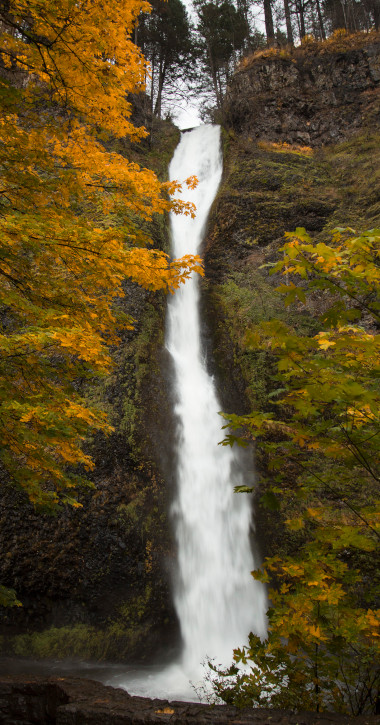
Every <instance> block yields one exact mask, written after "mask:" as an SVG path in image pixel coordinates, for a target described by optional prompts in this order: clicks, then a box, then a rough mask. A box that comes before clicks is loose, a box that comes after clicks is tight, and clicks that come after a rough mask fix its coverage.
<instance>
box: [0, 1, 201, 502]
mask: <svg viewBox="0 0 380 725" xmlns="http://www.w3.org/2000/svg"><path fill="white" fill-rule="evenodd" d="M148 10H149V5H148V4H147V3H146V2H143V1H142V0H120V1H119V2H117V3H111V2H109V1H108V0H102V2H100V1H99V0H79V1H75V2H73V1H72V0H56V1H55V2H52V0H27V1H26V0H11V1H10V2H9V3H3V4H2V8H1V11H0V103H1V110H2V114H1V121H0V155H1V158H0V164H1V171H0V173H1V182H0V228H1V237H0V278H1V317H0V320H1V331H0V332H1V334H0V355H1V358H0V372H1V383H0V385H1V388H0V396H1V411H2V412H1V418H0V436H1V448H2V453H1V460H2V464H3V466H4V467H5V469H6V471H7V475H8V476H10V477H11V479H12V480H13V481H14V482H15V483H16V484H18V485H20V486H22V487H23V488H24V489H25V490H26V491H27V493H28V495H29V497H30V499H31V501H33V502H34V503H38V504H43V505H48V506H49V505H52V504H55V503H57V502H58V501H59V500H61V501H69V502H71V503H72V504H74V505H76V499H75V497H74V496H73V494H72V491H73V490H75V488H76V487H77V486H78V485H80V484H81V483H83V482H84V481H83V479H82V477H81V475H80V474H78V472H77V471H78V466H77V464H82V466H81V468H82V469H83V468H84V469H90V468H91V467H92V462H91V459H90V458H89V457H88V456H87V455H86V454H85V453H84V452H83V450H82V446H81V443H82V441H83V439H84V438H85V436H86V435H87V434H88V432H89V431H90V430H91V429H92V430H103V431H107V430H109V425H108V423H107V421H106V419H105V416H104V415H103V413H102V412H101V411H100V410H98V409H96V408H94V407H90V406H89V405H88V404H87V402H86V401H85V400H84V399H83V397H82V395H81V394H80V392H79V391H80V384H79V381H82V382H83V381H85V380H86V379H89V378H92V377H93V376H94V375H95V374H105V373H107V371H108V370H109V367H110V365H111V360H110V356H109V352H108V347H107V345H109V344H110V343H115V342H117V330H118V329H119V328H120V326H122V325H127V326H130V325H132V324H133V322H132V320H131V319H129V318H127V317H125V315H124V316H123V315H121V314H120V313H118V305H117V299H118V298H120V297H121V296H122V295H123V281H124V280H125V279H126V278H128V279H131V280H133V281H135V282H137V283H138V284H140V285H142V286H143V287H145V288H146V289H148V290H166V291H170V292H173V291H174V290H175V289H176V287H178V285H179V284H180V283H181V282H182V281H184V280H185V278H186V277H187V276H189V274H190V273H191V271H192V270H197V271H200V269H201V267H200V261H199V259H197V258H192V257H186V258H184V259H182V260H174V261H170V260H169V259H168V257H167V256H166V255H165V254H164V253H163V252H160V251H157V250H153V249H150V248H149V246H150V245H151V243H152V240H151V239H150V238H149V236H148V235H147V233H146V231H145V229H146V222H149V221H150V220H151V219H152V217H153V215H154V214H157V213H159V214H160V213H163V212H165V211H169V210H174V211H175V212H176V213H180V212H184V213H185V214H193V212H194V210H193V207H192V205H191V204H187V203H185V202H181V201H179V200H175V199H171V198H170V195H172V194H173V193H175V191H176V190H178V188H179V185H178V184H176V183H160V181H159V180H158V179H157V177H156V176H155V174H154V173H153V172H152V171H151V170H149V169H144V168H140V167H139V166H138V165H137V164H136V163H131V162H128V161H127V160H126V159H125V158H124V157H123V156H121V155H119V154H118V153H115V152H114V151H113V150H112V140H114V139H115V138H121V139H122V138H125V137H127V138H128V139H130V140H133V141H138V140H139V139H141V138H143V137H144V136H145V135H146V131H145V130H144V129H143V128H135V127H134V126H133V124H132V123H131V120H130V117H131V103H130V101H129V98H130V94H131V93H137V92H139V91H142V90H143V87H144V86H143V81H144V77H145V71H146V69H145V61H144V58H143V57H142V55H141V52H140V50H139V49H138V48H137V47H136V46H135V45H134V44H133V42H132V39H131V38H132V31H133V28H134V24H135V22H136V18H137V17H138V15H139V13H140V12H142V11H144V12H146V11H148ZM192 183H194V179H190V180H189V184H190V185H191V184H192Z"/></svg>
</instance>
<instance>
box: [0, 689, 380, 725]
mask: <svg viewBox="0 0 380 725" xmlns="http://www.w3.org/2000/svg"><path fill="white" fill-rule="evenodd" d="M376 722H377V718H376V716H361V717H357V718H352V717H349V716H347V715H335V714H332V713H323V714H317V713H312V712H303V713H292V712H290V711H285V710H263V709H248V708H245V709H242V710H239V709H237V708H235V707H229V706H227V705H216V706H213V705H203V704H195V703H188V702H169V701H167V700H157V699H155V700H151V699H149V698H144V697H131V696H130V695H129V694H128V693H127V692H125V691H124V690H119V689H114V688H112V687H105V686H104V685H102V684H100V683H99V682H94V681H92V680H84V679H79V678H78V679H76V678H53V677H51V678H48V679H43V678H38V677H33V678H30V679H29V678H28V679H26V678H21V677H17V678H15V677H2V678H1V679H0V723H1V725H37V724H38V725H79V724H81V725H145V724H146V723H170V724H171V725H182V724H184V725H187V724H188V725H190V724H194V725H195V724H197V725H202V724H204V725H219V724H220V725H227V724H228V725H275V724H276V725H334V723H335V725H349V724H350V723H352V725H354V724H355V725H375V723H376Z"/></svg>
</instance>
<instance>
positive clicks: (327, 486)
mask: <svg viewBox="0 0 380 725" xmlns="http://www.w3.org/2000/svg"><path fill="white" fill-rule="evenodd" d="M292 460H293V462H295V463H297V464H298V465H299V466H300V468H302V469H303V470H304V471H306V473H307V474H308V475H311V476H313V477H314V478H315V479H316V480H317V481H319V482H320V483H322V485H323V486H325V487H326V488H327V489H328V491H330V493H332V495H333V497H334V499H335V500H336V501H340V503H342V504H343V505H344V506H347V508H349V509H350V511H352V513H354V514H355V516H357V517H358V518H359V519H360V520H361V521H362V522H363V524H365V525H366V526H367V527H368V528H369V529H371V531H373V533H374V534H375V536H377V538H378V539H379V540H380V534H378V532H377V531H376V529H374V528H373V526H371V524H370V523H369V522H368V521H367V519H365V518H364V516H362V514H361V513H360V512H359V511H358V510H357V509H356V508H355V507H354V506H353V505H352V504H351V503H350V502H349V501H346V500H345V499H344V498H342V497H341V496H339V495H338V494H337V493H336V491H335V490H334V489H333V487H332V486H330V485H329V484H328V483H326V481H324V480H323V479H322V478H321V477H320V476H318V474H317V473H315V472H314V471H312V470H310V469H309V468H308V467H307V466H306V465H305V464H304V463H302V461H300V460H299V459H298V458H295V457H293V458H292ZM318 498H319V497H318ZM322 503H323V502H322Z"/></svg>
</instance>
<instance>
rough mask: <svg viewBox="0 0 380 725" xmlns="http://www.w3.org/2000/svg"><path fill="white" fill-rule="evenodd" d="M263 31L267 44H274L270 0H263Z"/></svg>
mask: <svg viewBox="0 0 380 725" xmlns="http://www.w3.org/2000/svg"><path fill="white" fill-rule="evenodd" d="M264 15H265V32H266V36H267V43H268V45H269V46H273V45H274V44H275V37H274V26H273V15H272V6H271V0H264Z"/></svg>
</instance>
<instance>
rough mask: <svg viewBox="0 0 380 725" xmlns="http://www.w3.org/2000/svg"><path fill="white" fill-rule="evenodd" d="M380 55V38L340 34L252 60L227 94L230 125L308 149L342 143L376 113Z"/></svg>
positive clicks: (240, 131)
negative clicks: (329, 39) (327, 39)
mask: <svg viewBox="0 0 380 725" xmlns="http://www.w3.org/2000/svg"><path fill="white" fill-rule="evenodd" d="M360 46H362V47H360ZM379 51H380V39H379V37H378V34H377V35H376V36H375V35H374V37H373V40H371V41H370V42H368V36H359V37H358V38H357V39H356V40H349V39H348V38H345V36H340V37H339V36H338V37H337V38H335V39H334V38H333V39H332V40H331V42H327V43H324V44H320V43H317V42H315V41H309V42H306V43H305V44H304V45H303V47H302V48H295V49H292V50H281V51H266V52H264V53H263V54H262V55H258V56H256V57H253V59H251V60H250V59H248V61H246V63H245V65H244V63H243V64H242V67H241V68H240V69H239V70H238V71H237V72H236V73H235V75H234V77H233V80H232V83H231V86H230V89H229V92H228V95H227V102H226V121H227V125H228V126H229V127H231V128H233V129H234V130H235V131H236V132H237V133H239V134H240V133H248V134H249V135H252V138H253V139H259V138H261V139H267V140H269V141H276V142H278V141H281V142H286V143H289V144H293V143H298V144H304V145H307V146H321V145H323V144H331V143H336V142H337V141H341V140H342V139H344V138H347V137H348V136H350V135H351V134H352V133H354V132H355V131H356V130H358V129H359V128H361V127H362V126H363V122H365V121H366V120H368V119H369V118H370V117H371V115H372V111H373V110H374V104H375V103H376V99H377V98H378V95H379V89H380V60H379ZM369 122H370V121H369Z"/></svg>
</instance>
